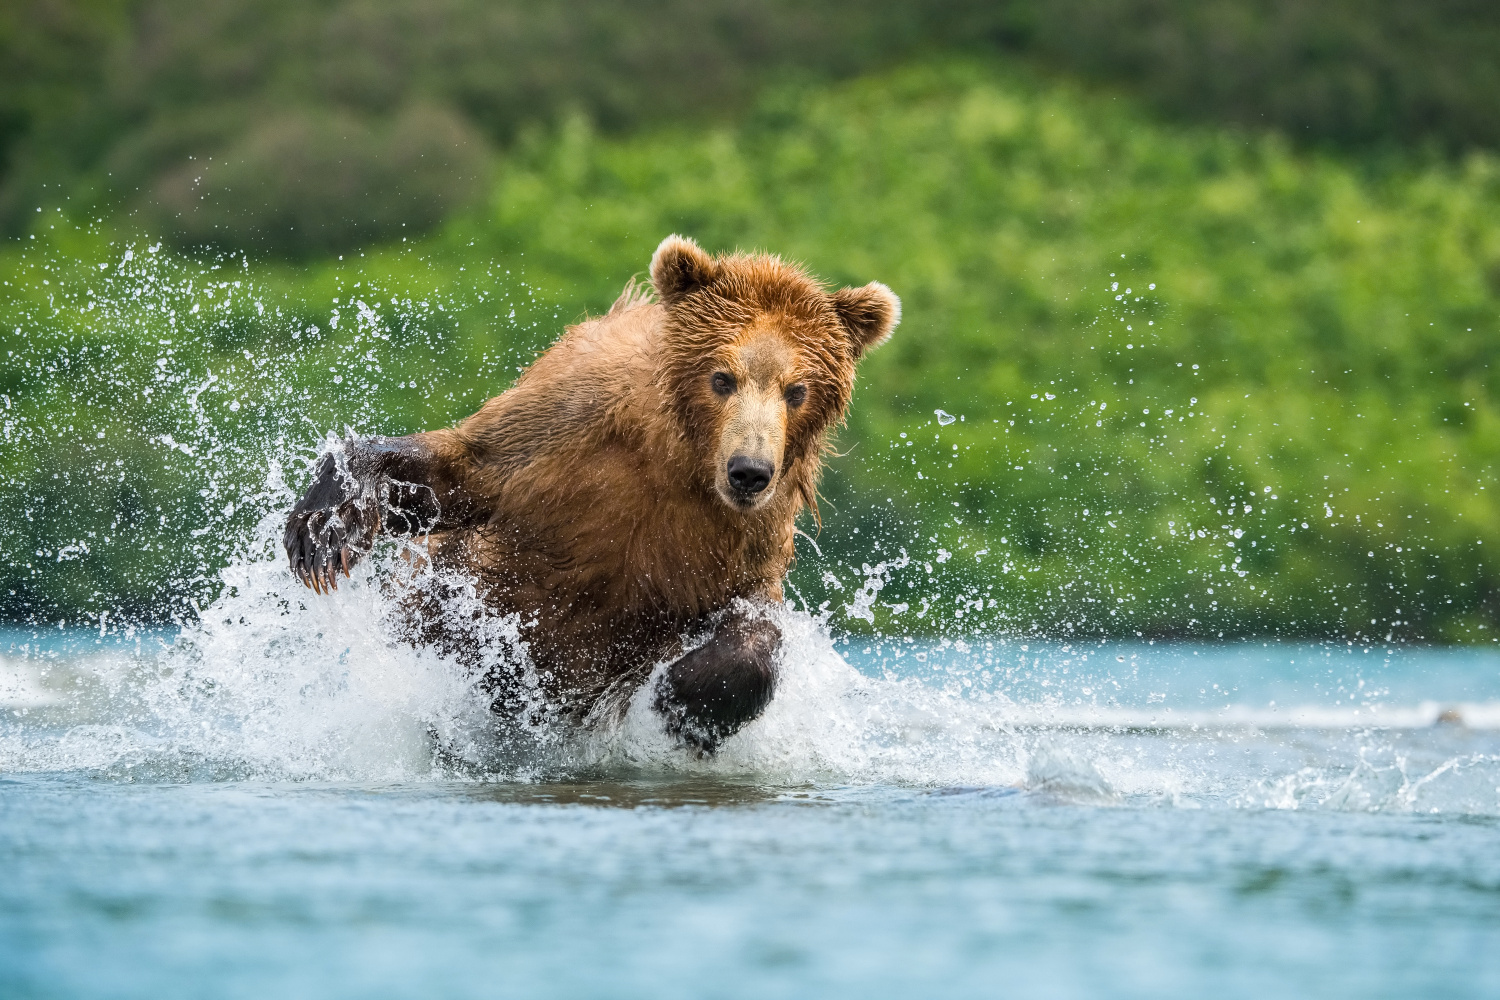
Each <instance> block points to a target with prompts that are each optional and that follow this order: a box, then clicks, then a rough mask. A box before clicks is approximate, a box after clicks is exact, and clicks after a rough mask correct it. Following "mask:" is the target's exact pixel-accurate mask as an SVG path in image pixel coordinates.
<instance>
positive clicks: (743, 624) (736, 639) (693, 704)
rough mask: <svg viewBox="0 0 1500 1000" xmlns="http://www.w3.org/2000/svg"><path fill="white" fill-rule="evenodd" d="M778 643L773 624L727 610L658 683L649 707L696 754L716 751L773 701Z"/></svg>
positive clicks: (777, 634)
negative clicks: (711, 631)
mask: <svg viewBox="0 0 1500 1000" xmlns="http://www.w3.org/2000/svg"><path fill="white" fill-rule="evenodd" d="M780 646H781V629H779V628H777V627H776V625H775V624H774V623H773V622H770V621H767V620H766V619H764V618H754V619H751V618H746V617H744V616H743V615H736V614H732V613H731V614H730V615H729V616H728V617H727V618H725V619H724V620H723V621H722V622H720V624H719V626H718V628H716V629H715V630H714V634H713V637H712V638H710V639H709V640H708V642H706V643H704V644H703V645H702V646H699V647H698V648H697V649H695V650H693V651H692V652H691V653H688V654H687V655H686V656H683V657H682V658H681V659H679V660H677V661H676V662H674V663H673V664H672V665H671V666H669V667H667V669H666V672H665V673H664V674H663V675H662V677H661V680H660V681H659V682H658V683H657V686H656V699H655V701H654V702H653V707H654V708H655V709H656V710H657V711H658V712H660V713H661V715H662V717H663V718H664V719H665V720H666V725H667V732H668V733H670V734H671V735H673V736H675V737H677V738H678V739H679V740H681V741H682V742H683V743H685V744H686V745H688V746H690V747H693V748H694V749H696V750H698V751H699V752H700V753H704V754H711V753H713V752H714V751H715V750H717V749H718V748H719V744H721V743H723V742H724V741H725V740H726V739H728V738H729V737H730V736H733V735H734V734H735V733H736V732H738V731H739V729H740V727H741V726H743V725H744V724H745V723H747V722H749V721H751V720H752V719H754V718H756V717H757V716H758V715H760V713H761V712H763V711H765V708H766V706H767V705H769V704H770V703H771V695H772V694H773V693H774V691H775V688H776V664H775V659H776V651H777V649H779V648H780Z"/></svg>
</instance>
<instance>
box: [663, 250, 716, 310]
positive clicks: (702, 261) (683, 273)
mask: <svg viewBox="0 0 1500 1000" xmlns="http://www.w3.org/2000/svg"><path fill="white" fill-rule="evenodd" d="M718 273H719V268H718V265H717V264H715V263H714V259H713V258H712V257H710V256H709V255H708V254H706V253H704V252H703V248H702V247H700V246H699V245H698V244H696V243H694V242H693V241H692V240H690V239H688V238H687V237H686V236H678V235H676V234H675V233H674V234H673V235H671V236H668V237H667V238H666V239H664V240H662V241H661V246H659V247H657V248H656V253H654V254H652V255H651V285H652V287H653V288H655V289H656V296H657V298H659V299H661V301H662V303H663V304H665V305H672V304H673V303H675V302H677V301H679V300H680V299H682V298H683V297H684V296H686V295H689V294H691V293H693V292H695V291H697V290H698V289H700V288H702V287H703V286H704V285H707V284H708V283H709V282H711V281H713V280H714V278H715V277H716V276H717V275H718Z"/></svg>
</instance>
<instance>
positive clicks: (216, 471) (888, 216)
mask: <svg viewBox="0 0 1500 1000" xmlns="http://www.w3.org/2000/svg"><path fill="white" fill-rule="evenodd" d="M497 176H498V178H499V179H498V181H497V182H495V183H494V184H493V185H491V186H490V188H489V190H488V196H487V199H486V202H485V204H484V206H483V207H482V208H479V209H476V210H473V211H471V212H469V213H467V214H464V215H461V216H459V217H457V218H454V219H452V220H451V221H450V222H448V223H447V224H446V225H445V226H444V227H443V228H442V229H441V230H439V231H438V232H437V233H436V234H435V235H433V236H431V237H429V238H426V239H424V240H421V241H417V240H415V239H408V240H407V241H405V242H400V241H397V242H392V243H388V244H386V245H385V246H384V247H383V248H381V249H371V250H366V251H365V252H364V253H359V254H349V255H346V256H347V257H348V259H343V258H337V259H336V258H335V257H332V256H330V257H327V258H324V259H322V260H320V261H317V262H315V263H313V264H310V265H306V266H291V265H285V264H254V263H253V262H251V261H249V260H248V259H245V258H241V257H235V256H225V257H220V258H217V259H215V260H213V261H210V262H208V263H200V262H198V261H196V260H195V259H191V258H181V257H176V256H172V255H171V254H170V252H169V251H167V250H164V249H159V248H158V249H156V250H150V249H148V248H147V247H146V245H145V244H144V243H140V242H137V243H134V244H130V243H129V240H128V239H127V238H126V237H123V236H120V237H114V236H112V235H111V232H112V231H111V230H108V229H104V228H102V227H94V228H93V229H90V228H89V227H88V226H86V225H84V226H82V227H81V228H80V224H79V222H78V220H76V219H72V218H70V217H69V216H68V215H67V213H65V212H60V211H54V212H52V213H49V214H43V215H42V216H39V217H38V221H37V223H36V225H35V227H34V230H33V233H32V235H33V236H34V237H35V239H34V240H32V239H28V240H27V241H25V243H24V244H22V249H20V250H15V251H10V252H8V253H7V254H6V255H4V257H3V258H0V274H3V278H4V280H5V281H6V286H5V288H4V293H5V299H4V307H3V308H4V315H3V316H0V341H3V342H0V350H4V351H6V352H7V354H6V355H5V357H6V359H7V364H6V365H5V367H4V368H0V372H3V375H0V393H3V394H4V397H3V399H0V405H4V406H5V408H6V409H5V410H4V412H3V415H0V421H3V423H0V429H3V433H4V437H5V441H6V442H7V448H6V449H5V451H3V452H0V483H3V487H0V497H3V499H0V551H3V554H4V558H3V560H0V563H3V567H4V569H3V572H4V574H5V578H4V579H3V580H0V601H5V602H6V603H5V605H4V607H5V610H6V611H7V612H8V613H10V614H12V615H21V616H28V615H31V616H35V615H44V616H45V615H57V614H67V615H70V616H74V617H76V616H77V615H78V614H79V613H81V612H83V611H85V610H87V611H89V612H91V613H94V614H97V613H98V612H99V611H100V610H103V609H104V608H110V607H114V608H121V609H123V610H125V611H130V612H135V613H152V612H155V613H158V614H159V613H161V611H162V609H165V608H171V607H180V606H182V605H183V604H184V603H185V602H187V601H189V600H196V601H198V602H200V603H201V602H202V601H203V600H205V599H207V598H208V597H210V596H211V595H212V593H213V592H214V591H215V590H216V588H217V587H218V586H220V582H219V581H218V580H217V579H216V578H215V577H214V575H213V573H212V570H213V569H214V568H215V567H216V566H218V565H222V564H223V562H224V561H225V560H226V559H228V558H229V557H230V556H231V555H232V554H234V553H235V552H236V551H242V546H243V544H244V543H243V539H244V538H246V537H251V536H252V533H251V532H250V531H249V529H250V528H251V527H252V526H253V524H254V522H255V520H256V519H257V518H258V517H260V516H262V515H263V514H264V513H265V512H266V511H267V510H270V509H273V508H274V507H275V506H276V505H277V504H278V503H282V504H284V503H287V502H289V500H290V496H291V492H290V491H295V490H296V489H298V488H300V486H301V485H302V483H303V481H304V477H305V469H304V468H303V464H304V463H303V460H304V459H305V458H307V457H308V456H310V455H311V453H312V448H313V447H314V446H315V445H316V443H317V441H318V439H319V437H320V435H321V434H322V433H323V432H325V431H326V430H328V429H330V428H342V427H343V426H344V425H345V424H346V423H348V424H352V425H354V426H355V427H357V428H358V429H359V430H361V431H367V432H368V431H384V432H405V431H410V430H415V429H418V428H421V427H427V426H433V425H436V424H439V423H443V422H447V421H452V420H454V419H457V418H459V417H461V416H463V415H465V414H466V413H468V412H470V411H472V409H473V408H474V407H475V406H476V405H477V404H478V402H479V401H480V400H482V399H483V398H485V397H486V396H488V395H490V394H493V393H494V392H497V391H499V390H501V389H503V388H504V386H505V385H506V384H507V383H508V381H509V379H510V378H511V377H512V376H513V373H514V371H515V369H516V367H517V366H518V365H520V364H524V363H525V362H526V361H527V360H529V359H530V358H531V357H533V356H534V355H535V352H537V351H539V350H541V349H543V348H544V347H545V346H546V344H547V343H548V342H550V340H551V339H552V338H553V337H554V336H555V335H556V333H557V331H558V330H559V329H560V326H561V324H562V323H564V322H566V321H570V320H572V319H574V318H576V317H578V316H579V315H581V314H582V313H583V312H584V311H586V310H587V311H593V312H597V311H600V310H602V309H604V308H606V307H607V306H608V304H609V302H610V301H611V300H612V299H613V297H614V295H615V294H617V293H618V291H619V289H620V287H621V285H622V284H623V283H624V281H625V280H626V279H627V278H628V277H629V276H630V275H631V274H633V273H637V272H639V271H641V270H642V269H643V268H644V267H645V264H646V262H647V260H648V258H649V255H650V252H651V250H652V248H653V247H654V246H655V245H656V243H657V242H658V241H659V240H660V239H661V237H662V236H663V235H665V234H666V233H668V232H672V231H679V232H685V233H688V234H691V235H694V236H695V237H697V238H698V239H700V240H701V241H702V242H703V243H704V244H705V245H706V246H708V247H709V248H710V249H714V250H722V249H731V248H734V247H763V248H766V249H770V250H773V251H776V252H779V253H782V254H784V255H788V256H791V257H795V258H798V259H800V260H803V261H805V262H806V263H807V264H808V265H809V267H810V268H811V269H812V270H813V271H814V272H815V273H818V274H820V275H822V276H824V277H825V278H827V279H829V280H830V281H834V282H838V283H863V282H865V281H868V280H871V279H879V280H882V281H885V282H887V283H888V284H890V285H891V286H892V287H893V288H894V289H895V290H896V291H897V292H898V294H900V295H901V296H902V298H903V301H904V306H905V320H904V322H903V325H902V327H901V329H900V330H898V332H897V334H896V336H895V338H894V339H893V340H892V341H891V343H890V344H889V345H887V346H885V347H883V348H882V349H881V350H880V351H878V352H877V353H875V354H874V355H872V356H871V358H870V359H869V360H868V362H867V363H866V364H865V365H864V366H863V367H862V370H861V384H860V388H859V390H858V394H857V397H856V400H855V405H854V408H853V411H852V417H851V423H850V426H849V428H848V430H847V431H845V432H844V433H843V434H842V436H841V438H840V447H841V450H844V451H846V452H847V454H846V455H845V457H842V458H839V459H836V460H834V461H833V463H832V471H831V474H830V476H829V478H828V480H827V482H826V489H825V493H826V495H827V502H826V503H825V506H824V511H823V516H824V528H823V530H822V532H821V533H816V534H815V537H814V538H813V539H811V540H809V541H807V542H806V543H805V544H804V543H802V542H799V553H800V555H799V566H798V569H797V571H796V573H795V574H794V577H793V592H794V593H795V594H796V595H797V597H798V598H799V599H800V600H802V601H804V602H805V603H806V604H807V605H808V606H809V607H810V608H812V609H814V610H816V609H818V608H819V607H823V608H825V609H826V610H827V611H829V612H832V613H834V614H836V615H837V616H838V618H837V620H838V621H839V622H840V623H841V624H843V625H845V626H848V627H851V628H856V629H865V628H870V627H875V628H880V629H884V630H908V631H938V630H944V631H951V630H954V629H959V630H967V629H974V630H984V629H1005V630H1011V631H1018V632H1022V633H1026V632H1045V633H1048V634H1052V635H1060V634H1061V635H1066V634H1100V633H1108V634H1117V635H1134V634H1141V635H1153V636H1165V635H1187V634H1196V635H1218V634H1221V633H1222V634H1226V635H1227V634H1254V633H1263V634H1264V633H1277V634H1339V635H1347V636H1349V637H1351V638H1353V637H1356V636H1358V637H1362V638H1366V639H1370V638H1373V639H1383V638H1384V637H1386V636H1388V635H1394V636H1398V637H1403V638H1427V639H1437V640H1453V641H1491V639H1492V637H1493V634H1494V631H1493V630H1494V629H1495V628H1496V627H1497V626H1500V601H1497V583H1500V573H1497V569H1496V567H1495V565H1494V563H1493V561H1491V560H1490V559H1488V558H1487V556H1486V553H1487V552H1490V551H1493V550H1494V549H1495V548H1496V546H1500V519H1497V516H1496V515H1497V513H1500V511H1497V507H1496V503H1495V499H1494V498H1495V490H1496V489H1497V488H1500V486H1497V483H1496V475H1495V470H1496V460H1497V458H1500V382H1497V377H1496V373H1495V370H1494V360H1495V356H1496V353H1497V351H1500V337H1497V329H1496V323H1497V319H1496V317H1497V306H1500V161H1497V160H1496V159H1495V158H1494V157H1492V156H1490V155H1487V154H1479V153H1475V154H1470V155H1468V156H1466V157H1464V158H1463V159H1461V160H1458V161H1453V162H1449V161H1434V162H1431V163H1427V164H1425V165H1420V166H1414V165H1411V164H1410V163H1405V164H1403V163H1402V162H1401V161H1395V162H1386V163H1384V164H1383V165H1380V166H1375V165H1371V163H1370V162H1369V161H1361V160H1357V159H1351V158H1349V157H1347V156H1344V155H1334V154H1330V153H1319V152H1315V151H1314V152H1310V151H1306V150H1303V151H1298V150H1295V149H1293V148H1292V147H1290V146H1289V145H1288V144H1287V143H1286V142H1285V141H1284V140H1283V139H1280V138H1278V137H1277V136H1276V135H1275V134H1274V133H1246V132H1243V131H1235V130H1221V129H1215V128H1204V127H1184V126H1175V125H1167V124H1162V123H1160V122H1158V121H1156V120H1154V118H1153V117H1152V115H1151V114H1150V113H1148V112H1147V111H1146V110H1145V109H1144V108H1143V107H1141V106H1140V105H1137V104H1134V103H1132V102H1130V101H1127V100H1123V99H1120V98H1117V97H1114V96H1111V95H1109V94H1099V93H1091V92H1088V91H1085V90H1081V89H1078V88H1077V87H1075V86H1072V85H1069V84H1066V83H1059V82H1057V81H1056V80H1053V79H1049V78H1046V77H1044V76H1039V75H1037V74H1034V73H1030V72H1021V71H1019V70H1017V69H1015V68H1010V69H1006V68H1001V67H997V66H995V65H993V64H991V63H986V62H983V61H980V62H972V63H962V62H955V61H953V60H951V59H949V60H942V61H929V62H924V63H918V64H916V65H913V66H909V67H907V68H905V69H900V70H894V71H889V72H885V73H882V74H878V75H875V76H870V77H865V78H861V79H858V80H855V81H852V82H846V83H843V84H838V85H833V86H825V85H814V84H787V85H783V86H780V87H775V88H772V89H771V90H769V91H767V92H766V93H765V94H764V95H763V96H762V98H761V99H760V100H759V101H758V102H757V103H755V104H754V105H753V106H752V107H751V108H750V109H749V110H748V111H747V112H746V113H745V114H743V115H741V116H740V117H739V118H738V119H737V120H735V121H733V122H730V123H725V124H722V125H718V126H714V127H704V126H702V125H697V124H695V125H691V126H688V125H679V126H659V127H655V128H651V129H647V130H645V131H643V132H640V133H637V134H633V135H626V136H616V135H610V134H607V133H604V132H601V131H599V130H597V129H596V128H595V127H594V126H592V125H591V124H590V119H589V118H588V117H586V116H584V115H582V114H576V115H572V116H569V117H566V118H564V119H563V121H562V122H561V123H560V124H559V125H558V126H556V127H553V128H542V127H537V128H532V129H527V130H523V131H522V132H520V133H519V134H518V136H517V137H516V139H515V140H514V142H513V143H512V145H511V148H510V151H509V152H508V153H507V154H506V156H505V157H504V158H503V160H502V161H501V163H500V166H499V170H498V173H497ZM127 245H130V247H131V249H130V255H131V259H129V260H125V259H123V258H124V252H125V249H126V246H127ZM153 246H155V245H153ZM146 390H151V393H150V394H147V392H146ZM939 411H942V412H939ZM950 414H951V415H953V416H954V417H956V418H957V419H952V420H951V421H950V418H949V416H948V415H950ZM100 433H102V434H103V436H102V437H95V436H91V435H97V434H100ZM184 447H185V448H187V449H188V451H184V450H183V448H184ZM188 452H191V454H189V453H188ZM268 462H269V463H270V464H268ZM283 477H284V479H285V483H283V482H282V479H283ZM158 508H159V509H158ZM806 527H807V529H808V531H809V533H810V534H813V526H812V525H811V523H809V524H808V525H806ZM253 537H256V538H258V539H260V541H258V542H257V543H256V544H257V545H262V544H269V546H270V548H274V542H269V541H268V540H270V539H272V534H271V533H270V532H264V531H263V532H261V533H260V534H259V535H255V536H253ZM79 545H86V546H87V550H86V551H84V550H83V549H80V548H78V546H79Z"/></svg>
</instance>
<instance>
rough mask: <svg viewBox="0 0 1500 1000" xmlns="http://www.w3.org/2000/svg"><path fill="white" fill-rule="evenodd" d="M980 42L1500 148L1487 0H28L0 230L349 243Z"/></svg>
mask: <svg viewBox="0 0 1500 1000" xmlns="http://www.w3.org/2000/svg"><path fill="white" fill-rule="evenodd" d="M975 48H979V49H985V50H989V51H992V52H993V51H1002V52H1011V53H1018V54H1024V55H1026V56H1028V57H1030V58H1034V59H1036V60H1038V61H1040V62H1042V63H1045V64H1047V65H1050V66H1053V67H1055V68H1057V69H1061V70H1064V71H1067V72H1071V73H1078V74H1082V75H1085V76H1088V77H1092V78H1095V79H1098V80H1104V81H1113V82H1117V83H1123V84H1125V85H1127V86H1129V87H1130V88H1132V89H1134V90H1136V91H1137V92H1139V93H1141V94H1143V95H1145V96H1146V97H1148V98H1149V99H1150V100H1151V101H1153V102H1154V103H1155V104H1156V105H1157V106H1158V107H1160V108H1162V109H1163V110H1165V111H1167V112H1169V113H1173V114H1178V115H1185V116H1189V117H1195V118H1202V119H1210V120H1220V121H1225V120H1227V121H1234V122H1242V123H1247V124H1250V125H1253V126H1261V125H1264V126H1270V127H1274V128H1279V129H1282V130H1284V131H1286V132H1287V133H1288V134H1290V135H1291V136H1292V137H1293V138H1295V139H1297V140H1299V141H1311V142H1318V143H1335V144H1341V145H1346V146H1349V145H1354V146H1362V147H1369V146H1392V145H1401V144H1412V143H1416V144H1424V143H1431V144H1435V145H1436V146H1438V147H1441V148H1443V149H1446V150H1448V151H1455V152H1456V151H1461V150H1464V149H1467V148H1471V147H1475V146H1480V147H1496V146H1500V59H1496V57H1495V53H1496V52H1500V5H1497V4H1493V3H1482V2H1475V0H1433V2H1430V3H1423V4H1413V3H1409V2H1402V0H1320V2H1317V3H1308V2H1306V0H1045V2H1043V0H1000V2H983V0H949V2H935V0H929V2H905V0H902V2H897V0H876V2H857V0H825V2H822V3H817V4H809V3H799V2H795V0H553V2H546V3H537V2H526V0H421V2H418V0H22V2H20V3H15V4H8V5H5V9H4V10H3V11H0V65H3V66H5V67H6V72H5V74H4V75H3V77H0V224H3V226H4V229H5V230H6V231H8V232H11V233H17V232H23V231H24V230H25V227H27V226H29V225H31V224H32V223H33V222H34V218H35V214H36V213H35V209H36V207H37V205H38V204H39V203H46V204H47V205H48V206H49V207H50V206H51V205H53V204H60V203H62V202H63V201H64V200H66V199H68V198H71V199H72V200H73V202H74V204H75V206H77V205H78V204H79V203H80V202H83V203H85V204H87V205H91V206H93V207H94V208H97V209H103V210H110V209H112V208H113V207H115V206H118V205H119V204H122V203H125V204H132V205H134V206H136V207H137V208H138V209H139V211H140V221H141V223H142V224H143V225H145V226H147V227H149V228H152V229H154V230H157V231H166V232H169V233H172V234H175V238H176V239H177V240H178V241H179V242H184V243H195V242H209V243H215V244H218V245H222V246H231V247H254V248H258V249H262V250H265V251H270V252H273V253H277V254H284V255H286V254H289V255H301V254H308V253H318V252H328V251H332V250H336V249H346V248H349V247H353V246H355V245H358V244H360V243H363V242H368V241H370V240H376V239H382V238H388V237H389V236H390V235H391V234H393V233H398V232H406V233H411V232H414V231H416V230H418V229H420V228H423V227H425V226H429V225H431V224H432V223H433V222H435V221H436V220H437V219H439V218H441V217H442V216H443V215H444V214H446V213H449V212H451V211H453V210H454V209H455V208H457V207H460V206H462V205H464V204H467V203H468V202H469V200H470V199H471V198H472V197H473V196H474V194H475V191H476V185H477V184H478V182H479V180H480V179H481V178H482V175H483V168H482V164H483V161H484V159H485V154H486V153H487V151H488V150H489V149H493V148H502V149H503V148H504V147H505V146H506V145H507V144H509V143H510V141H511V140H512V139H513V138H514V137H515V136H516V135H517V134H518V132H519V130H520V129H522V128H523V127H524V126H526V125H527V124H528V123H534V122H544V123H545V122H551V121H555V120H557V119H558V118H560V117H561V116H563V115H564V114H569V113H582V114H583V115H585V116H586V117H588V118H590V119H592V120H593V121H595V122H596V123H598V124H599V125H600V127H602V128H603V129H604V130H605V131H607V132H608V131H619V130H624V129H630V128H633V127H635V126H637V125H640V124H643V123H647V122H651V121H663V120H669V119H678V118H682V117H684V116H687V117H703V116H713V115H717V114H723V113H726V112H728V111H731V110H734V109H736V108H738V107H740V106H741V105H742V104H743V103H744V101H745V99H746V98H748V97H749V96H750V95H751V94H753V93H754V92H755V91H757V90H759V89H761V88H762V87H763V86H764V85H765V84H766V83H768V82H770V81H773V80H777V79H784V78H785V77H786V76H787V75H789V74H790V75H793V76H803V77H806V76H812V77H817V78H831V77H838V76H844V75H848V74H852V73H856V72H861V71H867V70H871V69H875V68H878V67H880V66H881V65H883V64H886V63H889V62H890V61H892V60H893V59H898V58H903V57H907V56H910V55H913V54H916V53H919V52H923V51H926V50H932V49H939V50H941V49H949V50H957V49H968V50H973V49H975Z"/></svg>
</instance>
